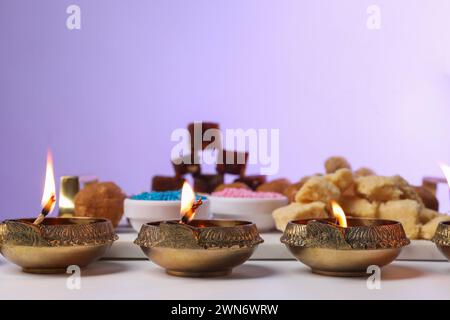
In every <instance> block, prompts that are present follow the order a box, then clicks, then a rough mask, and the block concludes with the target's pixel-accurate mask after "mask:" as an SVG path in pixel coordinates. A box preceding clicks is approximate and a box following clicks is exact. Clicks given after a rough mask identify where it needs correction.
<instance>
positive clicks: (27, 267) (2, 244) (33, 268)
mask: <svg viewBox="0 0 450 320" xmlns="http://www.w3.org/2000/svg"><path fill="white" fill-rule="evenodd" d="M55 194H56V193H55V180H54V174H53V164H52V159H51V154H50V153H49V154H48V156H47V170H46V178H45V186H44V194H43V197H42V203H43V209H42V212H41V213H40V214H39V216H38V218H37V219H17V220H6V221H4V222H3V223H1V224H0V252H1V254H2V255H3V256H4V257H5V258H6V259H7V260H8V261H10V262H12V263H14V264H16V265H18V266H20V267H22V269H23V271H25V272H31V273H60V272H66V270H67V267H68V266H70V265H77V266H79V267H84V266H86V265H88V264H89V263H91V262H93V261H94V260H96V259H99V258H100V257H101V256H102V255H103V254H104V253H105V251H106V250H107V249H108V248H109V247H110V246H111V244H112V243H113V242H114V241H115V240H117V238H118V237H117V235H116V234H115V232H114V228H113V226H112V224H111V222H110V221H109V220H107V219H91V218H46V216H47V215H48V214H49V213H50V212H51V211H52V210H53V208H54V205H55V202H56V196H55Z"/></svg>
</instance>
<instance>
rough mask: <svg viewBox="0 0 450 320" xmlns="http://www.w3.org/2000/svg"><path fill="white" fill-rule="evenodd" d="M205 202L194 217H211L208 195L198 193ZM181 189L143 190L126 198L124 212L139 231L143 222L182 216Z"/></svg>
mask: <svg viewBox="0 0 450 320" xmlns="http://www.w3.org/2000/svg"><path fill="white" fill-rule="evenodd" d="M196 197H197V199H201V200H202V202H203V204H202V205H201V206H200V207H199V208H198V209H197V210H196V211H195V217H194V219H210V218H211V211H210V209H209V201H208V199H207V197H205V196H203V195H200V194H196ZM180 207H181V190H173V191H151V192H142V193H140V194H136V195H133V196H131V197H129V198H127V199H125V203H124V214H125V216H126V217H127V218H128V219H129V221H130V223H131V226H132V227H133V228H134V229H135V230H136V231H138V232H139V230H140V229H141V226H142V225H143V224H146V223H149V222H156V221H167V220H177V219H180V218H181V215H180Z"/></svg>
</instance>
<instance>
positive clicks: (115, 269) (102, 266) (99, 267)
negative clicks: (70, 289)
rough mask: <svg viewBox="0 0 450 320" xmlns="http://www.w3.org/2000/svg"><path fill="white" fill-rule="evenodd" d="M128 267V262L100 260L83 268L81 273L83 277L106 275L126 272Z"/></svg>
mask: <svg viewBox="0 0 450 320" xmlns="http://www.w3.org/2000/svg"><path fill="white" fill-rule="evenodd" d="M128 269H129V267H127V265H126V263H119V262H115V261H99V262H96V263H93V264H91V265H89V266H87V267H85V268H83V269H82V270H81V275H82V276H83V277H97V276H106V275H111V274H116V273H121V272H126V271H127V270H128Z"/></svg>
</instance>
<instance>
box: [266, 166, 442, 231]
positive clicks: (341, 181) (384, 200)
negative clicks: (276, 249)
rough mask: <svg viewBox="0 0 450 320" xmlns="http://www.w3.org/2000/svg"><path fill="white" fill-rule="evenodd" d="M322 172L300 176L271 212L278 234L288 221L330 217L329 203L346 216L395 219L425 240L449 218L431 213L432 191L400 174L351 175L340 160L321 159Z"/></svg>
mask: <svg viewBox="0 0 450 320" xmlns="http://www.w3.org/2000/svg"><path fill="white" fill-rule="evenodd" d="M325 169H326V172H327V174H325V175H314V176H311V177H305V178H304V179H302V180H301V181H300V182H298V183H296V184H293V185H291V186H290V187H288V188H287V189H286V190H285V195H286V196H287V197H288V199H289V200H290V201H292V203H291V204H289V205H287V206H285V207H282V208H279V209H276V210H274V212H273V217H274V219H275V221H276V225H277V228H278V229H279V230H282V231H283V230H284V229H285V227H286V224H287V222H288V221H290V220H296V219H307V218H324V217H327V216H331V212H330V208H329V206H328V204H329V202H330V201H331V200H335V201H338V202H339V203H340V204H341V205H342V207H343V209H344V211H345V212H346V213H347V214H348V215H349V216H353V217H361V218H380V219H388V220H397V221H400V222H401V223H402V224H403V227H404V229H405V232H406V235H407V236H408V237H409V238H410V239H431V238H432V236H433V235H434V232H435V230H436V227H437V225H438V223H439V222H441V221H446V220H450V216H447V215H443V214H440V213H439V212H437V208H438V202H437V199H436V198H435V196H434V195H433V194H432V193H430V192H427V190H423V189H422V188H418V187H413V186H411V185H410V184H409V183H408V182H407V181H406V180H405V179H403V178H402V177H401V176H398V175H397V176H392V177H385V176H377V175H375V173H374V172H373V171H372V170H371V169H368V168H361V169H358V170H356V171H355V172H352V170H351V166H350V164H349V162H348V161H347V160H346V159H345V158H343V157H331V158H329V159H327V160H326V161H325ZM297 188H298V189H297Z"/></svg>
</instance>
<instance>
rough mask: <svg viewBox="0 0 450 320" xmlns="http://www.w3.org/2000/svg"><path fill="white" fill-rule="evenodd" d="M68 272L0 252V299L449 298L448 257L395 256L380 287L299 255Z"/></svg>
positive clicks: (119, 264) (138, 263)
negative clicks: (324, 270)
mask: <svg viewBox="0 0 450 320" xmlns="http://www.w3.org/2000/svg"><path fill="white" fill-rule="evenodd" d="M68 277H69V275H66V274H60V275H33V274H26V273H23V272H22V271H21V270H20V268H18V267H17V266H15V265H12V264H10V263H8V262H7V261H5V260H4V259H3V258H0V299H37V298H43V299H194V300H207V299H450V263H448V262H430V261H427V262H424V261H422V262H420V261H396V262H394V263H392V264H391V265H389V266H387V267H385V268H384V269H383V271H382V280H381V290H369V289H367V286H366V278H334V277H326V276H320V275H315V274H312V273H310V271H309V269H308V268H307V267H305V266H303V265H302V264H300V263H299V262H297V261H249V262H247V263H246V264H244V265H242V266H240V267H238V268H236V269H235V270H234V272H233V274H232V275H231V276H229V277H223V278H206V279H201V278H179V277H173V276H169V275H167V274H166V273H165V272H164V270H162V269H161V268H159V267H157V266H155V265H154V264H152V263H151V262H149V261H145V260H135V261H133V260H115V261H114V260H102V261H99V262H96V263H95V264H92V265H91V266H89V267H88V268H86V269H84V270H82V277H81V289H80V290H69V289H67V287H66V281H67V278H68Z"/></svg>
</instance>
